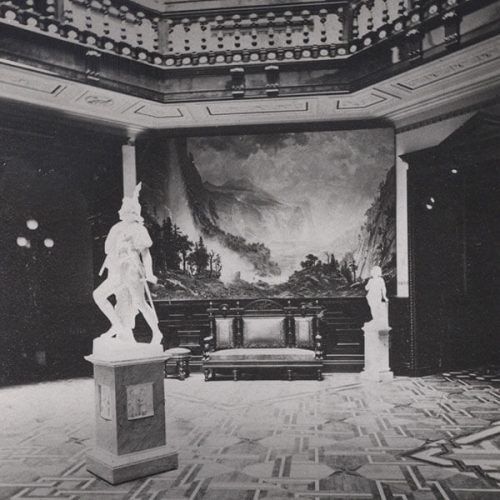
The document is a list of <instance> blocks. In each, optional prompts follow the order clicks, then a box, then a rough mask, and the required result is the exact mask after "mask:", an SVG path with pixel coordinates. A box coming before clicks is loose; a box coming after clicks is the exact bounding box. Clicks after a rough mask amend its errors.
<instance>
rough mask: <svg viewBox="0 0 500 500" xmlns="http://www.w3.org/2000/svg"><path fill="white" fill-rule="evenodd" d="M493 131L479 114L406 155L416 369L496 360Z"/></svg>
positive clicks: (499, 147) (498, 130)
mask: <svg viewBox="0 0 500 500" xmlns="http://www.w3.org/2000/svg"><path fill="white" fill-rule="evenodd" d="M499 138H500V122H498V121H497V120H496V118H494V117H492V116H490V115H483V114H478V115H476V116H475V117H474V118H472V119H471V120H470V121H469V122H468V123H467V124H465V125H464V126H463V127H462V128H461V129H459V130H458V131H457V132H455V133H454V134H453V135H452V136H451V137H449V138H448V139H447V140H446V141H445V142H443V143H442V144H440V145H439V146H437V147H435V148H432V149H428V150H424V151H419V152H416V153H412V154H409V155H406V156H405V160H406V161H408V163H409V165H410V170H409V176H408V183H409V222H410V252H411V259H410V260H411V263H412V265H411V269H410V273H411V297H410V298H411V300H412V301H413V302H412V303H413V308H414V313H415V316H414V318H415V322H414V326H413V330H414V331H413V332H412V344H413V359H412V373H413V374H415V375H420V374H425V373H432V372H436V371H443V370H449V369H462V368H468V367H477V366H486V365H489V364H493V363H498V362H499V361H500V344H499V336H498V313H497V310H498V285H499V282H498V269H497V267H498V266H497V263H498V251H497V250H498V246H497V241H498V234H497V232H498V195H499V193H498V165H499V162H500V143H499V142H498V139H499Z"/></svg>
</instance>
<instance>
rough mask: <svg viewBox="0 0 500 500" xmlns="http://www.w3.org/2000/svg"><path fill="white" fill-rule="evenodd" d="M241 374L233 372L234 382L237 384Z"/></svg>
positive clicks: (236, 371)
mask: <svg viewBox="0 0 500 500" xmlns="http://www.w3.org/2000/svg"><path fill="white" fill-rule="evenodd" d="M238 375H239V372H238V370H233V380H234V381H235V382H236V381H237V380H238Z"/></svg>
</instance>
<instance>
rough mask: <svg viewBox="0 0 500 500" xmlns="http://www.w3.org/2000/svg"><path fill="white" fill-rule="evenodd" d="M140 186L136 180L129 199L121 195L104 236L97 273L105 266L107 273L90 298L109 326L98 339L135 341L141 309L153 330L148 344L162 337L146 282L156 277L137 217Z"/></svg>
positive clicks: (148, 241)
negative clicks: (116, 218) (116, 216)
mask: <svg viewBox="0 0 500 500" xmlns="http://www.w3.org/2000/svg"><path fill="white" fill-rule="evenodd" d="M140 189H141V184H140V183H139V184H138V185H137V186H136V188H135V190H134V193H133V195H132V197H131V198H129V197H125V198H123V203H122V207H121V209H120V211H119V212H118V213H119V216H120V222H118V223H117V224H115V225H114V226H113V227H112V228H111V230H110V232H109V234H108V236H107V238H106V242H105V244H104V250H105V252H106V259H105V261H104V264H103V265H102V268H101V271H100V273H99V274H100V275H102V273H103V272H104V270H105V269H107V271H108V275H107V278H106V279H105V280H104V281H103V283H101V285H99V287H97V288H96V290H95V291H94V300H95V302H96V304H97V306H98V307H99V309H100V310H101V311H102V312H103V313H104V314H105V315H106V317H107V318H108V319H109V321H110V322H111V328H110V329H109V330H108V331H107V332H105V333H103V334H102V335H101V337H102V338H111V337H116V339H118V340H121V341H125V342H135V339H134V335H133V328H134V326H135V317H136V315H137V314H138V313H139V312H141V313H142V315H143V316H144V319H145V320H146V322H147V324H148V325H149V327H150V328H151V330H152V332H153V338H152V340H151V343H161V341H162V338H163V336H162V333H161V331H160V329H159V328H158V317H157V316H156V312H155V309H154V305H153V301H152V299H151V294H150V291H149V288H148V284H147V282H148V281H149V282H150V283H156V282H157V281H158V280H157V278H156V276H155V275H154V274H153V262H152V259H151V254H150V253H149V248H150V247H151V245H152V244H153V242H152V241H151V238H150V236H149V233H148V231H147V229H146V228H145V227H144V219H143V218H142V217H141V205H140V203H139V191H140ZM111 295H115V297H116V306H114V307H113V304H112V303H111V302H110V301H109V300H108V299H109V297H110V296H111ZM146 295H147V297H148V300H146ZM148 301H149V303H148Z"/></svg>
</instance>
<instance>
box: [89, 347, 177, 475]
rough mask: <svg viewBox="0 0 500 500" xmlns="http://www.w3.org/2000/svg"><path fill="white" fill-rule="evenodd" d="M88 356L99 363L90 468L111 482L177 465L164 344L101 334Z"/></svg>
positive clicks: (96, 369) (95, 376)
mask: <svg viewBox="0 0 500 500" xmlns="http://www.w3.org/2000/svg"><path fill="white" fill-rule="evenodd" d="M111 344H112V345H111ZM86 359H87V360H88V361H90V362H91V363H92V364H93V365H94V381H95V416H96V427H95V444H94V446H93V448H92V449H91V450H90V451H89V452H88V454H87V469H88V470H89V471H90V472H92V473H93V474H95V475H96V476H99V477H101V478H102V479H104V480H106V481H107V482H109V483H111V484H117V483H122V482H124V481H131V480H133V479H137V478H139V477H144V476H148V475H151V474H157V473H159V472H164V471H168V470H172V469H176V468H177V466H178V458H177V452H176V451H174V450H172V449H170V448H169V447H168V446H167V442H166V435H165V394H164V388H163V380H164V364H165V355H164V354H163V348H162V346H161V345H159V344H133V343H122V342H120V341H119V340H116V339H102V338H100V339H96V340H95V341H94V349H93V353H92V355H91V356H87V357H86Z"/></svg>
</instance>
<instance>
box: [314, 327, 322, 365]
mask: <svg viewBox="0 0 500 500" xmlns="http://www.w3.org/2000/svg"><path fill="white" fill-rule="evenodd" d="M314 357H315V358H316V359H323V337H322V336H321V334H320V333H319V332H318V333H317V334H316V337H314Z"/></svg>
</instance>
